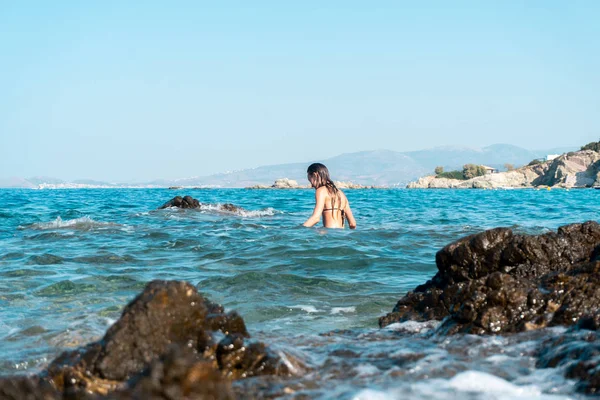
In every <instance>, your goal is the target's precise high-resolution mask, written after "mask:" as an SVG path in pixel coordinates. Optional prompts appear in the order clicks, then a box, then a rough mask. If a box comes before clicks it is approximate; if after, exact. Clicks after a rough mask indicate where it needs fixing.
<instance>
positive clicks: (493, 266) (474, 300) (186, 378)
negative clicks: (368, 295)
mask: <svg viewBox="0 0 600 400" xmlns="http://www.w3.org/2000/svg"><path fill="white" fill-rule="evenodd" d="M184 199H185V198H182V199H181V201H179V200H172V201H171V202H174V203H181V204H183V202H184ZM190 199H191V200H190ZM185 203H186V204H189V205H191V206H193V205H194V204H195V201H194V199H192V198H189V199H185ZM167 204H169V202H168V203H167ZM436 265H437V268H438V272H437V274H436V275H435V276H434V277H433V278H432V279H431V280H429V281H428V282H426V283H424V284H422V285H420V286H418V287H416V288H415V289H414V290H413V291H412V292H409V293H407V294H406V295H405V296H403V297H402V298H401V299H400V300H399V301H398V302H397V304H396V306H395V307H394V309H393V310H392V312H391V313H389V314H387V315H385V316H383V317H381V318H380V319H379V325H380V327H386V326H390V325H392V324H395V323H398V322H406V321H417V322H426V323H428V322H435V321H440V322H436V325H435V326H436V328H435V334H436V335H439V336H456V335H462V334H471V335H480V336H481V335H483V336H485V335H498V334H502V335H508V336H510V335H518V334H520V332H526V331H528V332H532V331H537V332H540V331H542V330H543V329H548V328H549V327H553V326H561V327H567V328H568V329H567V331H566V332H565V333H564V334H562V335H560V336H554V337H551V338H549V339H548V340H545V341H544V342H543V343H542V344H541V345H540V346H539V348H537V350H536V351H535V357H536V359H537V367H538V368H554V367H561V368H562V370H563V371H564V373H565V374H566V376H567V377H568V378H570V379H574V380H576V381H577V382H578V383H577V389H578V390H579V391H581V392H584V393H589V394H595V393H597V392H599V391H600V368H599V367H600V338H599V336H598V330H599V328H600V285H599V283H600V225H599V224H598V223H597V222H594V221H588V222H585V223H578V224H571V225H566V226H563V227H560V228H559V229H558V230H557V231H556V232H550V233H546V234H542V235H522V234H515V233H513V232H512V230H510V229H508V228H495V229H491V230H487V231H484V232H481V233H478V234H475V235H471V236H467V237H464V238H462V239H459V240H457V241H455V242H453V243H451V244H448V245H447V246H445V247H444V248H443V249H441V250H440V251H438V253H437V254H436ZM337 334H344V333H343V332H340V333H337ZM326 335H328V334H326ZM332 335H336V333H332ZM363 340H367V339H366V338H365V339H363ZM335 351H336V353H335V354H336V357H338V358H332V359H331V360H336V359H337V360H340V358H339V356H342V359H341V360H343V357H346V356H348V357H351V356H352V354H353V353H352V352H349V351H348V350H343V351H342V350H335ZM390 360H391V361H390V362H393V363H396V362H398V360H395V359H390ZM330 362H334V361H330ZM340 362H342V361H340ZM381 362H383V361H381ZM405 362H406V363H409V362H410V359H407V360H405ZM394 365H396V364H394ZM328 368H332V366H331V365H328ZM339 368H344V367H343V364H340V366H339ZM398 368H399V370H397V371H398V373H401V368H402V365H400V366H399V367H398ZM310 371H311V367H310V366H309V365H307V364H306V363H305V362H304V361H303V360H301V359H300V358H298V357H295V356H294V355H293V353H291V352H287V351H282V350H274V349H273V347H272V346H269V345H267V344H264V343H262V342H258V341H252V340H251V339H250V334H249V332H248V330H247V329H246V325H245V323H244V320H243V318H242V317H241V316H240V315H238V314H237V313H236V312H234V311H232V312H225V310H224V308H223V307H222V306H220V305H217V304H214V303H212V302H210V301H209V300H207V299H206V298H204V297H203V296H202V294H201V293H199V292H198V290H197V288H196V287H195V286H193V285H191V284H189V283H187V282H181V281H152V282H150V283H148V284H147V285H146V287H145V289H144V290H143V292H142V293H141V294H139V295H138V296H137V297H136V298H135V299H134V300H132V301H131V302H130V303H129V304H128V305H127V306H126V307H125V308H124V310H123V312H122V315H121V317H120V318H119V320H118V321H116V322H115V323H114V324H113V325H112V326H111V327H110V328H109V329H108V331H107V332H106V334H105V335H104V336H103V338H102V339H100V340H98V341H96V342H93V343H90V344H88V345H86V346H84V347H82V348H80V349H76V350H72V351H66V352H64V353H63V354H61V355H60V356H58V357H57V358H56V359H55V360H54V361H52V362H51V363H50V364H49V365H48V367H47V368H46V369H45V370H44V371H42V372H41V373H40V374H38V375H35V376H13V377H4V378H0V398H3V399H4V398H6V399H23V398H28V399H100V398H111V399H126V398H127V399H128V398H136V399H175V398H177V399H179V398H182V399H184V398H189V399H194V398H210V399H232V398H260V397H265V396H266V397H270V398H273V397H281V396H286V395H290V394H292V393H294V390H293V389H291V388H290V387H289V385H288V382H292V381H293V380H294V379H298V377H302V376H304V375H310ZM258 377H263V378H262V379H256V378H258ZM309 380H310V379H309ZM243 382H246V383H243ZM237 383H241V384H237Z"/></svg>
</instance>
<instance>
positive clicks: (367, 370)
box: [354, 364, 381, 376]
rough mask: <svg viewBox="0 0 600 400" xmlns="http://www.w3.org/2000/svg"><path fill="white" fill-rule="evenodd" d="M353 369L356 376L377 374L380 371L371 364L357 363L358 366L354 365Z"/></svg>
mask: <svg viewBox="0 0 600 400" xmlns="http://www.w3.org/2000/svg"><path fill="white" fill-rule="evenodd" d="M354 370H355V371H356V373H357V374H358V376H371V375H378V374H379V373H380V372H381V371H379V368H377V367H376V366H374V365H372V364H359V365H358V366H356V367H354Z"/></svg>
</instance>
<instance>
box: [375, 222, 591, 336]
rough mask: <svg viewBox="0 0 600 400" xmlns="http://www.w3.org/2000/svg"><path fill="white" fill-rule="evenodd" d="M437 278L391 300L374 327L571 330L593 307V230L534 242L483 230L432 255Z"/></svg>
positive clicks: (578, 227)
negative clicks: (421, 324) (432, 324)
mask: <svg viewBox="0 0 600 400" xmlns="http://www.w3.org/2000/svg"><path fill="white" fill-rule="evenodd" d="M436 264H437V267H438V273H437V274H436V275H435V276H434V277H433V279H431V280H430V281H428V282H427V283H425V284H424V285H421V286H418V287H417V288H416V289H415V290H414V291H413V292H409V293H408V294H407V295H406V296H404V297H403V298H402V299H400V300H399V301H398V303H397V304H396V306H395V307H394V310H393V311H392V312H391V313H389V314H388V315H386V316H384V317H381V318H380V320H379V324H380V326H385V325H389V324H390V323H393V322H398V321H406V320H417V321H425V320H431V319H435V320H444V322H443V323H442V326H441V331H442V332H445V333H448V334H453V333H458V332H465V333H474V334H494V333H504V332H519V331H525V330H531V329H538V328H542V327H545V326H553V325H573V324H576V323H577V322H578V321H579V320H580V319H582V318H584V317H586V316H589V315H592V314H593V313H594V312H595V311H596V310H597V309H598V308H599V307H600V225H598V223H596V222H591V221H590V222H586V223H583V224H573V225H567V226H563V227H561V228H559V229H558V231H557V232H551V233H547V234H544V235H539V236H527V235H518V234H514V233H513V232H512V231H511V230H510V229H507V228H496V229H491V230H488V231H485V232H482V233H479V234H476V235H472V236H468V237H465V238H463V239H460V240H458V241H456V242H454V243H451V244H449V245H447V246H446V247H444V248H443V249H442V250H440V251H439V252H438V253H437V254H436Z"/></svg>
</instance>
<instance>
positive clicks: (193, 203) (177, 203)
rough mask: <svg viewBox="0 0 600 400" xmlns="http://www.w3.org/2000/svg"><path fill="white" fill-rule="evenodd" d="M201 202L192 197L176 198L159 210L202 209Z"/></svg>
mask: <svg viewBox="0 0 600 400" xmlns="http://www.w3.org/2000/svg"><path fill="white" fill-rule="evenodd" d="M200 204H201V203H200V202H199V201H198V200H197V199H194V198H193V197H192V196H184V197H181V196H175V197H173V198H172V199H171V200H169V201H167V202H166V203H165V204H163V205H162V206H160V207H158V209H159V210H162V209H163V208H169V207H177V208H198V207H200Z"/></svg>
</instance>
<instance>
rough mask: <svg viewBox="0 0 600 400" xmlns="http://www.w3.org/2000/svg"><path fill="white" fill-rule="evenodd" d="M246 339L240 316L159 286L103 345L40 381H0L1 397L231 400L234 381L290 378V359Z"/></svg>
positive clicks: (72, 355)
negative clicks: (255, 377) (258, 378)
mask: <svg viewBox="0 0 600 400" xmlns="http://www.w3.org/2000/svg"><path fill="white" fill-rule="evenodd" d="M248 337H249V334H248V332H247V330H246V326H245V324H244V321H243V319H242V318H241V317H240V316H239V315H238V314H236V313H235V312H231V313H225V312H224V310H223V307H221V306H220V305H217V304H213V303H211V302H209V301H208V300H206V299H205V298H204V297H203V296H202V295H201V294H199V293H198V291H197V290H196V288H195V287H194V286H192V285H190V284H189V283H186V282H177V281H153V282H151V283H149V284H148V285H147V286H146V288H145V290H144V291H143V292H142V293H141V294H140V295H139V296H137V297H136V298H135V299H134V300H133V301H132V302H131V303H130V304H129V305H127V306H126V307H125V309H124V311H123V314H122V316H121V318H120V319H119V320H118V321H117V322H116V323H115V324H114V325H113V326H111V327H110V329H109V330H108V331H107V332H106V334H105V335H104V337H103V338H102V339H101V340H100V341H98V342H95V343H91V344H89V345H87V346H86V347H84V348H81V349H78V350H75V351H68V352H65V353H63V354H61V355H60V356H59V357H57V358H56V359H55V360H54V361H53V362H52V363H51V364H50V366H49V367H48V369H47V370H46V371H45V372H44V373H43V374H42V375H40V376H38V377H15V378H3V379H1V380H0V395H3V396H0V397H2V398H14V399H19V398H33V399H58V398H87V397H91V396H92V395H94V396H109V397H110V398H123V399H125V398H139V399H147V398H156V399H173V398H214V399H229V398H232V395H231V393H232V392H231V380H232V379H241V378H247V377H252V376H258V375H277V376H289V375H291V371H290V369H289V367H288V365H290V364H289V363H290V361H289V359H287V358H286V360H285V362H284V361H283V360H282V359H281V358H280V356H279V355H278V354H275V353H274V352H272V351H271V350H270V349H269V348H268V347H267V346H265V345H264V344H263V343H257V342H250V343H249V342H247V338H248ZM289 358H291V357H289ZM292 360H293V358H292Z"/></svg>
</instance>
